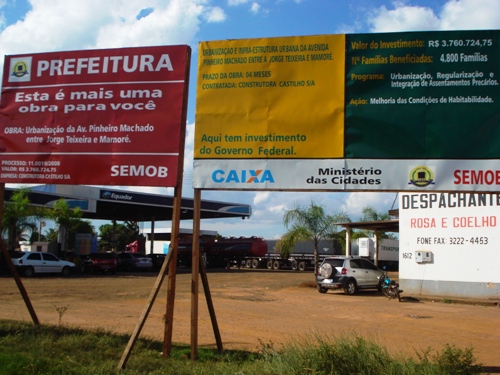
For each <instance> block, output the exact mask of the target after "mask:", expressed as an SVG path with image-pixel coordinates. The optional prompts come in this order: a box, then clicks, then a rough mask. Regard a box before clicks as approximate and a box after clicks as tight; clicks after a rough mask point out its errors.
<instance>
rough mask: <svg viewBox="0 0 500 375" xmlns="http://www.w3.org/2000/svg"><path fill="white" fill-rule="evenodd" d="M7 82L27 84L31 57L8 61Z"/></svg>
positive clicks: (29, 77) (29, 76)
mask: <svg viewBox="0 0 500 375" xmlns="http://www.w3.org/2000/svg"><path fill="white" fill-rule="evenodd" d="M9 72H10V74H9V82H29V81H30V79H31V56H30V57H15V58H12V59H11V60H10V67H9Z"/></svg>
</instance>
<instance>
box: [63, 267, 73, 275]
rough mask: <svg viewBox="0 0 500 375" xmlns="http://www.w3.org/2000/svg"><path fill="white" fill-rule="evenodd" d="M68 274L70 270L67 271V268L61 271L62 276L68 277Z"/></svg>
mask: <svg viewBox="0 0 500 375" xmlns="http://www.w3.org/2000/svg"><path fill="white" fill-rule="evenodd" d="M70 272H71V270H70V269H69V267H64V268H63V269H62V271H61V273H62V275H63V276H69V274H70Z"/></svg>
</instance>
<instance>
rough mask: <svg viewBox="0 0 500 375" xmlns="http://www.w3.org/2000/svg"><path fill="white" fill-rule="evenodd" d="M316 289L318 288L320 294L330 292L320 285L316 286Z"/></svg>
mask: <svg viewBox="0 0 500 375" xmlns="http://www.w3.org/2000/svg"><path fill="white" fill-rule="evenodd" d="M316 287H317V288H318V292H320V293H326V292H328V289H326V288H325V287H322V286H321V285H319V284H316Z"/></svg>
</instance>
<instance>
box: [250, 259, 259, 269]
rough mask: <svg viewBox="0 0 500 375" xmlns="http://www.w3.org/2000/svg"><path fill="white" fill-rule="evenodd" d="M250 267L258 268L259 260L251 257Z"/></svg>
mask: <svg viewBox="0 0 500 375" xmlns="http://www.w3.org/2000/svg"><path fill="white" fill-rule="evenodd" d="M252 268H259V260H258V259H252Z"/></svg>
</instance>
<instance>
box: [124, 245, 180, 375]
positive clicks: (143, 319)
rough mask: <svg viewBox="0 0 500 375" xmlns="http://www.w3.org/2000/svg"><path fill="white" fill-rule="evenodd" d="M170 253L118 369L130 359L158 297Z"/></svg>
mask: <svg viewBox="0 0 500 375" xmlns="http://www.w3.org/2000/svg"><path fill="white" fill-rule="evenodd" d="M170 254H171V253H170V252H169V253H168V254H167V257H166V258H165V260H164V261H163V264H162V266H161V270H160V273H159V274H158V277H157V278H156V283H155V285H154V287H153V290H152V291H151V293H150V294H149V298H148V301H147V303H146V306H145V307H144V309H143V310H142V314H141V317H140V318H139V323H137V325H136V327H135V329H134V332H133V333H132V336H130V339H129V341H128V344H127V347H126V348H125V351H124V352H123V355H122V358H121V359H120V363H118V369H120V370H121V369H123V368H125V365H126V364H127V361H128V359H129V357H130V353H131V352H132V349H133V348H134V345H135V343H136V341H137V339H138V338H139V334H140V333H141V330H142V328H143V327H144V323H146V319H147V317H148V315H149V313H150V311H151V308H152V307H153V303H154V302H155V299H156V297H157V296H158V292H159V291H160V287H161V284H162V283H163V279H164V278H165V274H166V272H167V267H168V264H169V262H170V258H171V255H170Z"/></svg>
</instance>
